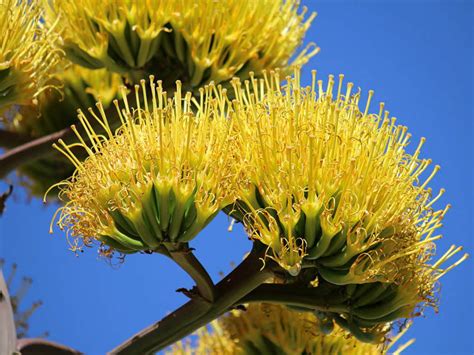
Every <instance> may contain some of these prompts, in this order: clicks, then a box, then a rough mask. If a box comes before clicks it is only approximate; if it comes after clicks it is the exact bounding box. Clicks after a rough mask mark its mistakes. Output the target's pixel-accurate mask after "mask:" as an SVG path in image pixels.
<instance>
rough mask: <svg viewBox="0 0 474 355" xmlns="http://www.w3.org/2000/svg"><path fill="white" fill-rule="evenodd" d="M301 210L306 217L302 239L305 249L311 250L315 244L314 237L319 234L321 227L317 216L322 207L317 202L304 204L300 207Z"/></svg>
mask: <svg viewBox="0 0 474 355" xmlns="http://www.w3.org/2000/svg"><path fill="white" fill-rule="evenodd" d="M301 210H302V211H303V213H304V215H305V216H306V220H305V226H304V238H305V240H306V243H307V248H308V249H311V248H313V246H314V243H315V242H316V236H318V235H319V234H320V232H321V225H320V223H319V216H320V213H321V210H322V205H321V204H319V205H318V203H317V202H305V203H304V204H303V205H302V206H301Z"/></svg>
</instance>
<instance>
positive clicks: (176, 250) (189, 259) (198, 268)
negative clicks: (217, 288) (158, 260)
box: [167, 243, 214, 303]
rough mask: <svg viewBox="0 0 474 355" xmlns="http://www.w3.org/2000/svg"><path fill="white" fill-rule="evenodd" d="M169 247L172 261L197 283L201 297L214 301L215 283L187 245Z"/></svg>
mask: <svg viewBox="0 0 474 355" xmlns="http://www.w3.org/2000/svg"><path fill="white" fill-rule="evenodd" d="M180 244H181V243H179V244H178V245H167V249H168V251H169V254H170V257H171V259H173V260H174V261H175V262H176V264H178V265H179V266H180V267H181V268H182V269H183V270H184V271H186V272H187V273H188V275H189V276H190V277H191V278H192V279H193V280H194V281H195V282H196V288H197V290H198V292H199V295H200V296H202V297H203V298H204V299H205V300H206V301H208V302H211V303H212V302H213V301H214V283H213V282H212V279H211V277H210V276H209V274H208V273H207V271H206V269H205V268H204V267H203V266H202V264H201V263H200V262H199V260H198V259H197V258H196V256H195V255H194V254H193V252H192V250H191V249H190V248H189V247H188V245H187V244H185V245H184V246H183V245H180Z"/></svg>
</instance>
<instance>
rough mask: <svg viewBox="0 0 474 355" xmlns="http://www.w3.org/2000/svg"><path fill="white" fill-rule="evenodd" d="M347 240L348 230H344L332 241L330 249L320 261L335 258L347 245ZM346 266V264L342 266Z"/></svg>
mask: <svg viewBox="0 0 474 355" xmlns="http://www.w3.org/2000/svg"><path fill="white" fill-rule="evenodd" d="M346 239H347V230H346V229H344V230H342V231H340V232H339V233H337V234H336V236H335V237H334V238H333V239H332V241H331V244H330V245H329V247H328V249H327V250H326V252H325V253H324V256H323V258H321V259H320V260H319V261H321V260H323V259H325V258H328V257H331V256H333V255H334V254H335V253H336V252H338V251H340V250H341V249H342V248H343V247H344V245H345V244H346ZM342 265H344V264H342Z"/></svg>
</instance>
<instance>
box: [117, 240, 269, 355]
mask: <svg viewBox="0 0 474 355" xmlns="http://www.w3.org/2000/svg"><path fill="white" fill-rule="evenodd" d="M262 257H263V251H262V249H261V248H260V247H259V246H256V247H254V249H253V250H252V252H251V253H250V254H249V256H248V257H247V258H246V259H245V260H244V261H242V263H240V265H239V266H237V267H236V268H235V269H234V270H233V271H232V272H231V273H230V274H229V275H227V276H226V277H225V278H224V279H223V280H222V281H220V282H219V283H218V284H217V285H216V298H215V300H214V303H212V304H211V306H210V307H209V308H208V309H205V304H206V303H207V302H205V301H203V300H202V299H200V298H197V299H192V300H191V301H189V302H188V303H186V304H185V305H184V306H182V307H181V308H179V309H177V310H176V311H175V312H173V313H172V314H170V315H168V316H166V317H165V318H163V319H162V320H161V321H159V322H158V323H156V324H154V325H152V326H150V327H148V328H146V329H144V330H142V331H141V332H139V333H138V334H136V335H135V336H133V337H132V338H130V339H129V340H127V341H126V342H124V343H123V344H121V345H119V346H118V347H117V348H115V349H114V350H112V351H111V352H110V354H151V353H153V352H156V351H159V350H162V349H164V348H165V347H167V346H169V345H171V344H173V343H174V342H176V341H178V340H180V339H181V338H183V337H185V336H187V335H189V334H191V333H192V332H194V331H195V330H197V329H199V328H200V327H202V326H204V325H206V324H208V323H209V322H211V321H212V320H214V319H216V318H217V317H219V316H220V315H222V314H223V313H225V312H227V311H228V310H229V309H231V308H232V306H233V305H234V304H235V303H237V302H238V300H239V299H241V298H242V297H244V296H245V295H246V294H248V293H249V292H251V291H252V290H253V289H255V288H256V287H257V286H259V285H261V284H262V283H264V282H265V281H266V280H267V279H268V278H269V277H271V276H272V275H273V272H272V271H271V270H270V268H269V267H268V266H267V267H265V268H263V269H262V266H263V263H262V260H261V258H262ZM207 304H209V303H207Z"/></svg>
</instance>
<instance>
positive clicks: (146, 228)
mask: <svg viewBox="0 0 474 355" xmlns="http://www.w3.org/2000/svg"><path fill="white" fill-rule="evenodd" d="M128 218H129V219H130V221H131V222H132V223H133V226H134V227H135V230H136V231H137V232H138V235H139V236H140V239H141V240H142V241H143V243H145V244H146V245H147V246H148V249H154V248H156V247H158V246H159V245H160V240H159V239H158V238H157V237H158V236H157V235H155V234H154V233H153V228H152V227H151V226H150V224H149V222H148V223H147V221H146V215H144V210H143V207H142V206H140V207H139V208H137V209H136V210H134V211H133V212H131V213H129V214H128Z"/></svg>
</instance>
